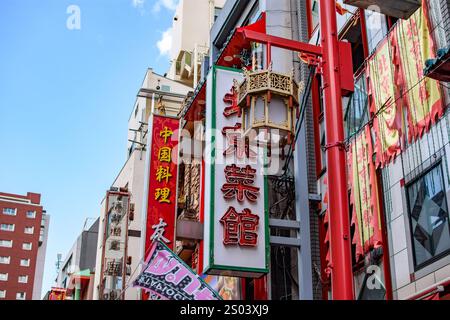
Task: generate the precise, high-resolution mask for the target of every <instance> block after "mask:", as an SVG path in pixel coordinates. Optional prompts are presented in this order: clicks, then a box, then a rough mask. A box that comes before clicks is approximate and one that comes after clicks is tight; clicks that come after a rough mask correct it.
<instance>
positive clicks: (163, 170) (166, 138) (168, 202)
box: [145, 115, 179, 258]
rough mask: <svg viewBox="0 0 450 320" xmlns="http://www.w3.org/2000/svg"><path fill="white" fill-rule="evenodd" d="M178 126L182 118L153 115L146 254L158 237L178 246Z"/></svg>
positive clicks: (168, 244)
mask: <svg viewBox="0 0 450 320" xmlns="http://www.w3.org/2000/svg"><path fill="white" fill-rule="evenodd" d="M178 128H179V120H178V119H174V118H169V117H164V116H159V115H154V116H153V126H152V135H151V139H152V140H151V144H150V146H151V147H150V150H149V152H150V171H149V174H150V176H149V188H148V192H149V193H148V202H147V229H146V239H145V258H147V256H148V254H149V251H150V248H151V245H152V241H153V240H154V239H156V240H158V239H159V240H161V241H162V242H164V243H165V244H166V245H167V246H168V247H169V248H170V249H172V250H173V249H174V245H175V216H176V213H175V208H176V192H177V190H176V188H177V156H178V155H177V153H178V151H177V150H178V138H177V137H176V136H175V135H176V134H177V132H178Z"/></svg>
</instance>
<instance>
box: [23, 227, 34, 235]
mask: <svg viewBox="0 0 450 320" xmlns="http://www.w3.org/2000/svg"><path fill="white" fill-rule="evenodd" d="M24 232H25V233H26V234H33V233H34V227H25V231H24Z"/></svg>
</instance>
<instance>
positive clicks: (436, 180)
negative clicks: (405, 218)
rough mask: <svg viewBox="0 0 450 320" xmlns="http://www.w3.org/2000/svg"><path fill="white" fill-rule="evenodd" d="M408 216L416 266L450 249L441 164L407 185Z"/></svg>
mask: <svg viewBox="0 0 450 320" xmlns="http://www.w3.org/2000/svg"><path fill="white" fill-rule="evenodd" d="M407 193H408V204H409V218H410V224H411V233H412V234H411V237H412V242H413V248H414V264H415V268H416V269H420V268H421V267H423V266H425V265H427V264H429V263H431V262H433V261H434V260H436V259H438V258H439V257H441V256H443V255H445V254H446V253H448V252H450V231H449V216H448V209H447V201H446V192H445V188H444V179H443V171H442V167H441V164H440V163H439V164H438V165H437V166H435V167H434V168H432V169H431V170H429V171H427V172H425V174H423V175H422V176H421V177H419V178H418V179H416V180H414V181H413V182H412V183H411V184H410V185H409V186H408V187H407Z"/></svg>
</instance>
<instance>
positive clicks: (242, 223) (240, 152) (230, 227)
mask: <svg viewBox="0 0 450 320" xmlns="http://www.w3.org/2000/svg"><path fill="white" fill-rule="evenodd" d="M231 91H232V92H234V87H233V89H232V90H231ZM232 96H233V95H231V94H230V93H227V94H226V95H225V97H224V99H223V101H224V102H225V103H227V102H230V101H231V102H232V103H233V102H234V99H232ZM233 97H234V96H233ZM230 108H231V110H233V109H232V108H233V107H226V108H225V111H224V116H225V117H226V118H228V117H230V116H231V115H233V114H236V116H237V117H241V113H240V112H230ZM241 127H242V125H241V124H240V123H236V125H235V126H233V127H230V126H225V127H223V129H222V134H223V135H224V136H225V137H226V141H227V142H226V143H227V145H226V146H225V151H224V152H223V155H224V156H225V157H227V156H232V157H235V158H236V159H239V160H244V161H245V160H246V159H249V158H252V159H253V158H256V153H254V151H252V150H250V147H249V145H248V144H247V143H246V141H245V137H243V136H242V131H241ZM230 131H231V132H230ZM224 173H225V180H226V183H225V184H223V186H222V188H221V191H222V193H223V198H224V199H225V200H229V201H233V200H237V201H238V202H239V203H243V202H245V201H249V202H253V203H254V202H256V201H257V199H258V196H259V188H258V187H255V186H254V183H255V175H256V169H253V168H252V167H251V166H250V165H248V164H247V165H246V166H243V167H240V166H237V165H236V164H232V165H229V166H226V167H225V169H224ZM220 223H221V224H222V225H223V244H224V245H226V246H244V247H255V246H257V244H258V233H257V229H258V223H259V217H258V216H257V215H255V214H253V213H252V212H251V210H250V209H248V208H245V209H243V211H242V212H237V211H236V209H235V208H234V207H231V206H230V207H229V208H228V210H227V211H226V212H225V214H224V215H223V217H222V218H221V219H220Z"/></svg>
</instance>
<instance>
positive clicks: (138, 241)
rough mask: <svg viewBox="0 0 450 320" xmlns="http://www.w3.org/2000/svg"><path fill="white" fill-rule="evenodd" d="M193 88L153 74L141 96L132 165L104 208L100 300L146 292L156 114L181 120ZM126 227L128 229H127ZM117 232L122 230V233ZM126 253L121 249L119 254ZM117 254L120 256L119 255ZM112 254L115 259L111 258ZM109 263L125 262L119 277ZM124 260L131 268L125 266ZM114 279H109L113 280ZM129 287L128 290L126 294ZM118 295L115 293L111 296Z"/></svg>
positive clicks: (133, 120)
mask: <svg viewBox="0 0 450 320" xmlns="http://www.w3.org/2000/svg"><path fill="white" fill-rule="evenodd" d="M189 91H190V88H189V87H188V86H186V85H184V84H182V83H179V82H176V81H174V80H171V79H169V78H166V77H164V76H162V75H159V74H156V73H154V72H153V70H152V69H148V70H147V72H146V75H145V78H144V81H143V84H142V87H141V88H140V90H139V91H138V94H137V99H136V103H135V105H134V107H133V110H132V113H131V115H130V118H129V120H128V125H129V133H128V147H127V160H126V162H125V164H124V166H123V167H122V169H121V171H120V172H119V174H118V175H117V177H116V178H115V180H114V182H113V183H112V185H111V189H110V190H109V191H108V192H107V196H106V197H105V198H104V199H103V200H102V203H101V216H100V223H99V236H98V243H97V264H96V273H95V285H94V299H96V300H101V299H106V300H114V299H125V300H139V299H140V298H141V290H138V289H136V288H133V287H132V286H131V283H132V281H133V280H134V278H135V277H136V276H137V275H138V274H139V271H140V267H141V262H142V259H143V258H142V257H143V253H142V246H143V244H142V241H143V236H142V235H141V234H142V231H144V230H145V222H144V219H143V218H142V214H143V205H144V201H145V196H144V190H145V172H146V168H145V165H146V154H147V150H146V148H145V146H146V144H147V129H148V128H147V127H148V122H149V119H150V116H151V114H153V113H155V114H161V115H167V116H176V115H177V114H178V112H179V109H180V107H181V103H182V102H183V100H184V99H185V97H186V95H187V93H188V92H189ZM116 193H119V194H122V195H123V197H124V199H125V198H126V199H127V202H128V203H129V205H128V207H127V208H125V212H124V214H123V215H121V218H120V219H119V220H118V221H117V224H118V225H120V226H121V227H120V229H121V230H123V232H126V234H125V233H124V234H123V238H121V239H119V238H117V239H116V237H120V236H119V234H117V236H114V235H111V233H109V229H111V223H110V221H108V219H109V217H111V216H112V211H111V209H112V204H113V203H114V202H115V201H116V202H117V201H120V200H118V199H116V200H110V198H111V199H113V198H114V197H115V194H116ZM122 225H123V226H122ZM116 229H117V228H116ZM114 241H118V243H119V244H120V246H119V247H116V248H118V249H117V250H112V251H111V242H114ZM119 248H120V249H119ZM113 251H114V252H113ZM108 254H110V255H111V257H114V258H108ZM108 259H110V260H111V259H112V260H114V261H116V262H117V261H121V263H120V265H122V266H123V267H122V268H120V269H119V270H118V271H120V272H118V274H113V273H108V272H107V270H108V262H112V260H111V261H109V260H108ZM124 261H125V262H126V263H124ZM108 279H109V280H108ZM125 288H126V289H125ZM111 293H112V294H111Z"/></svg>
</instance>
